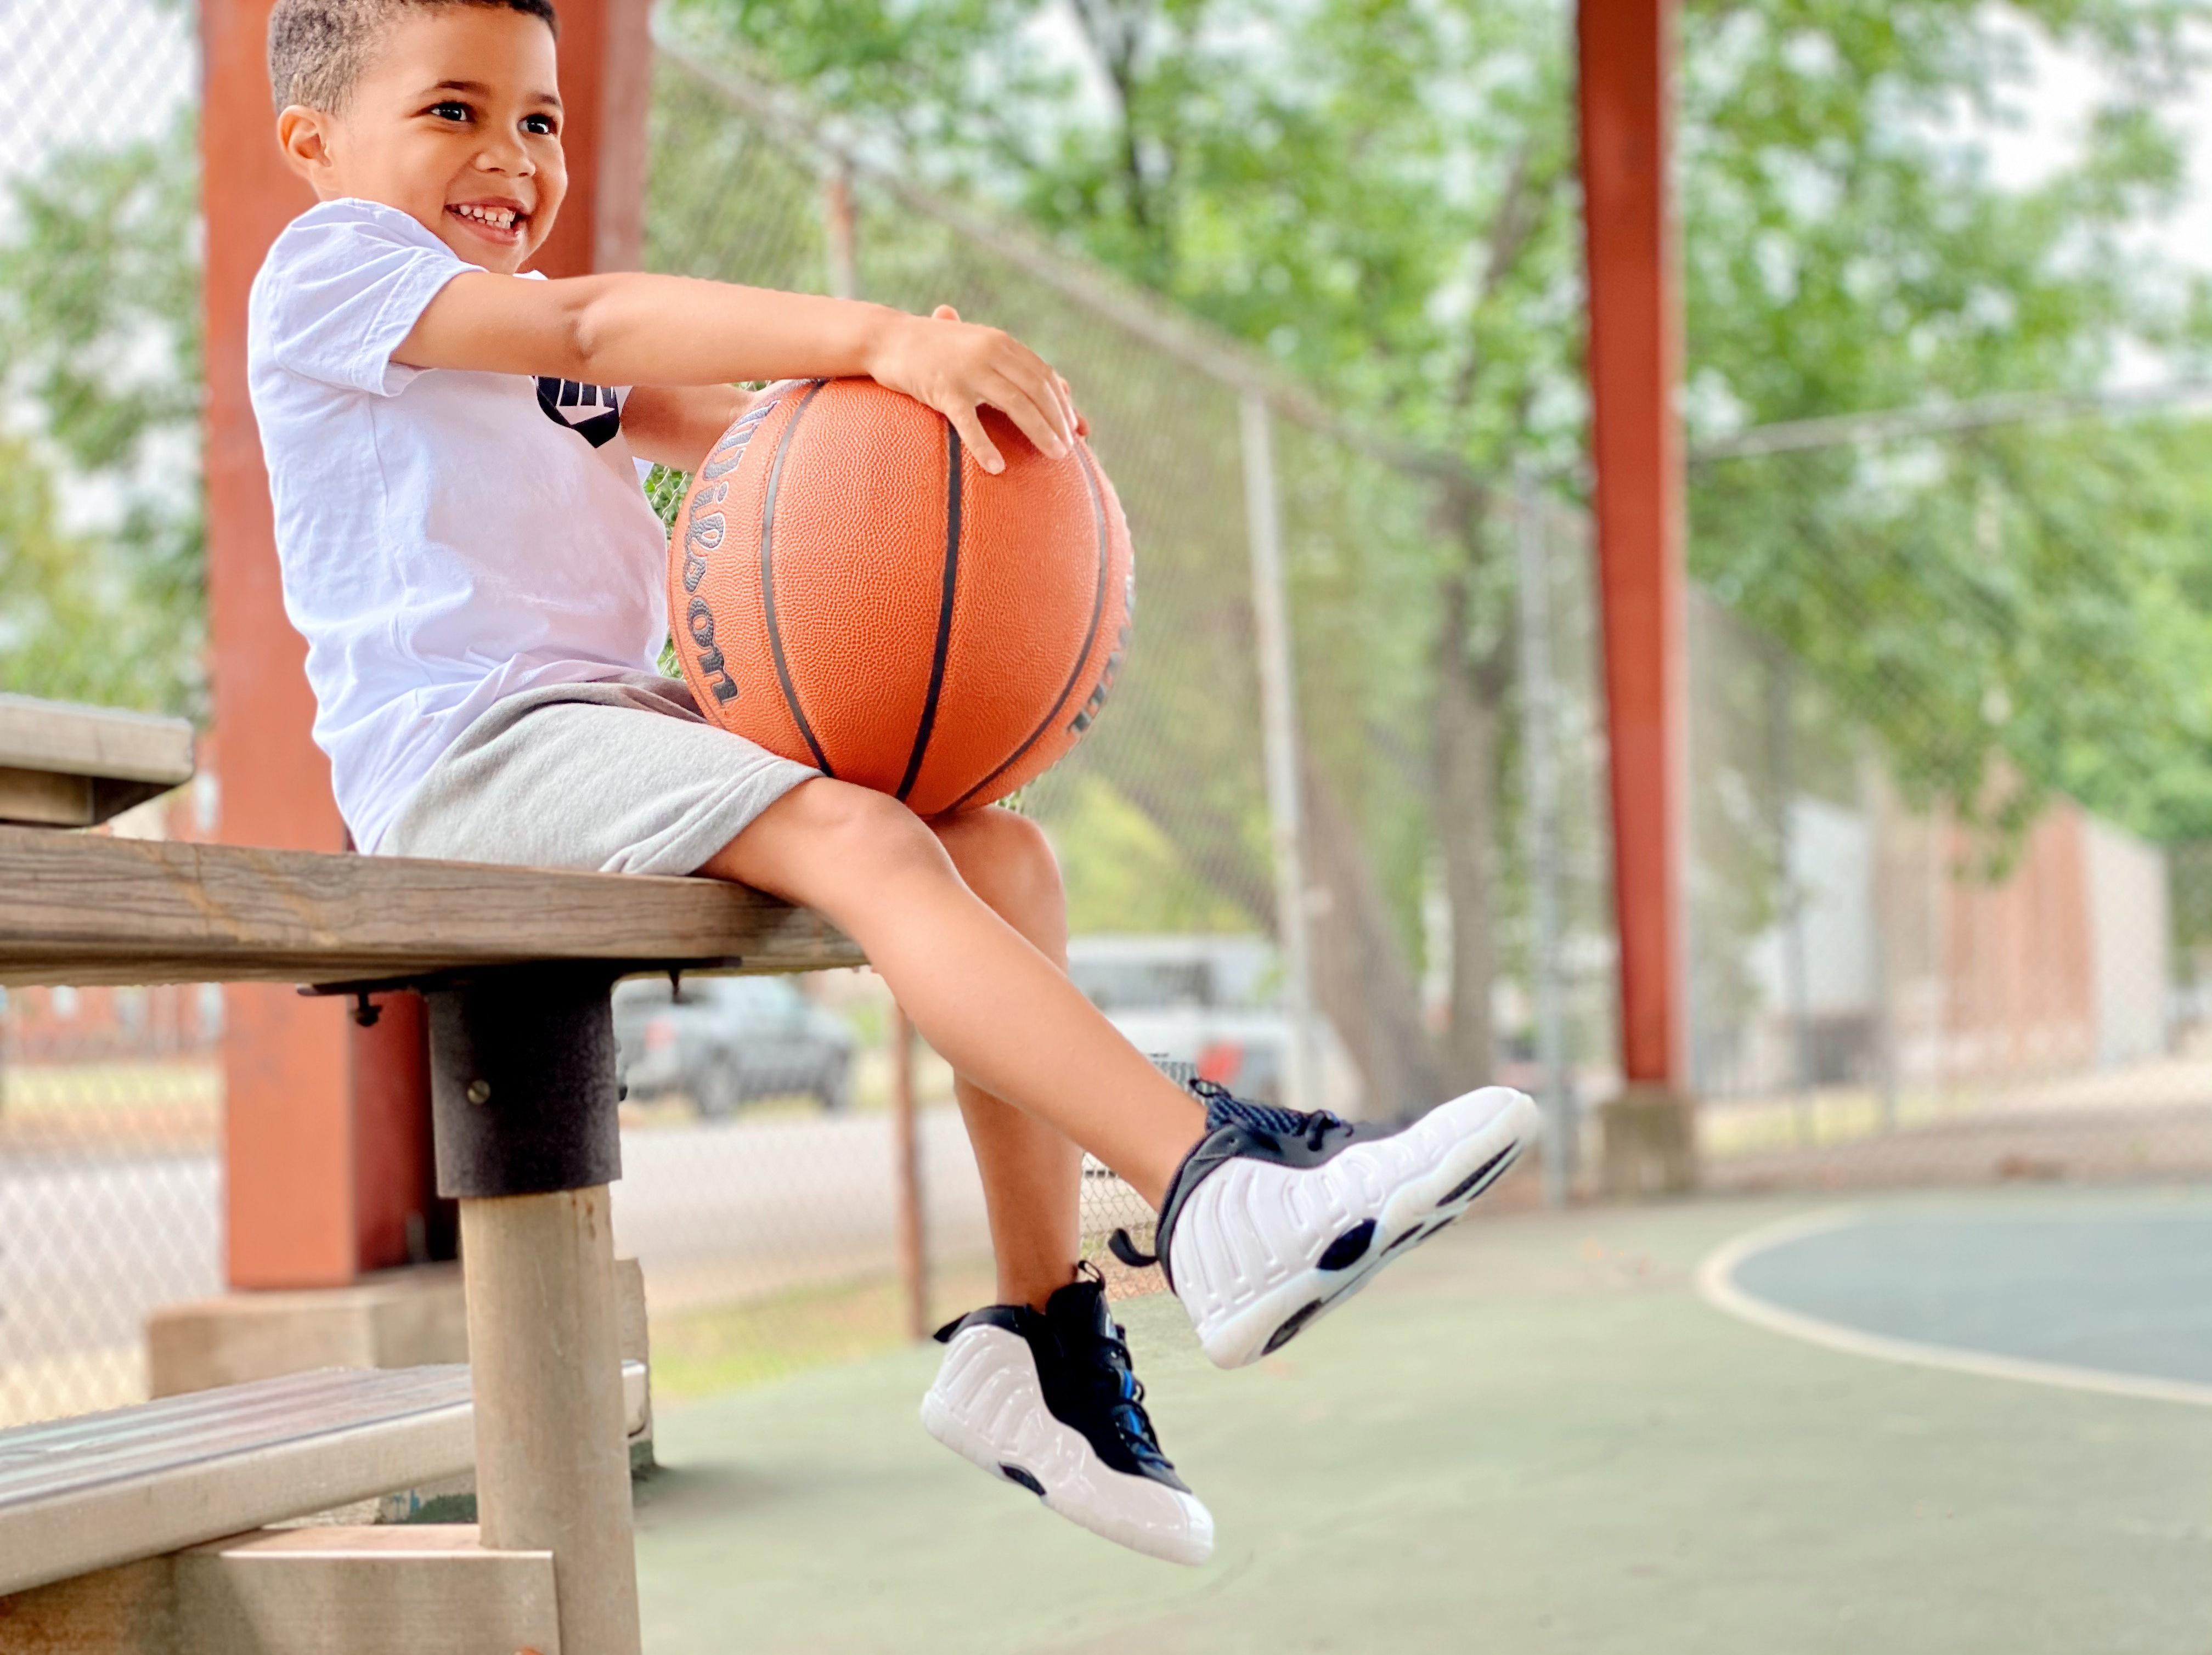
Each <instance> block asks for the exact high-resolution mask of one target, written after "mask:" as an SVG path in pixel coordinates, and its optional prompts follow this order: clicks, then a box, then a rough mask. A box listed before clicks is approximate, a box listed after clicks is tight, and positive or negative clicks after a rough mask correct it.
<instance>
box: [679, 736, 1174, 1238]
mask: <svg viewBox="0 0 2212 1655" xmlns="http://www.w3.org/2000/svg"><path fill="white" fill-rule="evenodd" d="M699 871H700V872H702V873H705V874H711V875H714V876H716V877H719V878H722V879H733V880H737V881H739V882H742V883H744V884H747V885H750V886H753V887H755V888H757V889H760V890H763V891H768V892H771V893H773V894H775V895H777V896H781V897H782V898H784V899H785V900H787V901H791V902H796V903H799V904H802V905H804V906H806V907H810V908H812V909H814V910H816V911H817V912H820V913H822V914H823V915H825V916H827V917H828V918H829V919H830V920H831V921H832V922H833V923H834V924H836V925H837V926H839V927H840V928H841V929H842V930H843V931H844V932H845V933H846V934H847V935H848V936H849V937H852V939H853V940H854V942H855V943H859V944H860V948H861V949H862V951H863V952H864V953H866V955H867V956H868V960H869V962H870V963H871V964H872V965H873V966H874V967H875V968H876V970H877V971H878V973H880V974H881V975H882V977H883V979H884V981H885V982H886V983H888V984H889V985H890V990H891V992H892V993H893V994H895V995H896V996H897V997H898V1002H899V1003H900V1005H902V1006H903V1007H904V1008H905V1009H906V1013H907V1015H908V1017H910V1018H912V1019H913V1020H914V1024H915V1028H918V1029H920V1030H921V1034H922V1037H923V1038H924V1039H925V1040H927V1041H928V1042H929V1043H930V1045H932V1046H934V1047H936V1048H937V1050H938V1052H939V1054H941V1055H942V1056H943V1057H944V1058H945V1061H946V1062H947V1063H949V1064H951V1065H952V1069H953V1072H954V1073H956V1074H958V1075H963V1076H967V1077H968V1079H969V1081H970V1082H973V1083H974V1084H975V1086H976V1087H977V1088H980V1089H981V1091H982V1092H984V1093H986V1094H989V1095H990V1096H992V1097H994V1098H997V1099H1003V1100H1006V1102H1008V1103H1011V1104H1013V1105H1015V1106H1018V1108H1020V1109H1021V1110H1023V1111H1024V1112H1026V1113H1028V1114H1030V1115H1033V1116H1035V1117H1036V1118H1038V1119H1039V1120H1041V1121H1043V1122H1045V1123H1047V1124H1048V1125H1051V1126H1053V1127H1054V1128H1056V1129H1057V1130H1058V1131H1060V1133H1062V1134H1064V1135H1065V1136H1066V1137H1069V1138H1072V1139H1073V1141H1074V1142H1075V1143H1079V1144H1080V1145H1082V1146H1083V1148H1085V1149H1088V1150H1090V1151H1091V1154H1093V1155H1097V1157H1098V1159H1099V1160H1101V1161H1104V1162H1105V1163H1106V1164H1107V1165H1108V1166H1109V1167H1112V1168H1113V1169H1114V1170H1115V1172H1117V1173H1120V1174H1121V1176H1122V1177H1123V1178H1125V1179H1127V1180H1128V1181H1129V1183H1130V1184H1131V1185H1133V1187H1134V1188H1135V1190H1136V1191H1137V1193H1138V1194H1139V1195H1140V1196H1142V1197H1144V1198H1145V1199H1146V1201H1148V1202H1150V1203H1152V1206H1153V1207H1154V1208H1158V1206H1159V1204H1160V1203H1161V1202H1162V1200H1163V1199H1164V1197H1165V1196H1166V1192H1167V1185H1168V1180H1169V1179H1170V1178H1172V1177H1173V1176H1174V1174H1175V1170H1176V1167H1177V1166H1178V1165H1180V1164H1181V1162H1182V1158H1183V1156H1184V1155H1185V1154H1186V1153H1188V1150H1189V1149H1190V1148H1191V1146H1192V1145H1194V1143H1197V1142H1198V1140H1199V1138H1200V1137H1201V1136H1202V1135H1203V1134H1204V1132H1205V1130H1206V1118H1205V1112H1204V1111H1203V1110H1202V1109H1201V1108H1200V1106H1199V1104H1198V1101H1197V1100H1195V1099H1194V1098H1193V1097H1192V1096H1191V1095H1190V1094H1188V1092H1186V1091H1184V1090H1183V1089H1182V1088H1181V1087H1179V1086H1177V1085H1176V1083H1175V1082H1173V1081H1170V1080H1169V1079H1168V1078H1167V1076H1164V1075H1163V1074H1161V1073H1160V1072H1159V1070H1157V1069H1155V1068H1153V1067H1152V1064H1151V1063H1150V1061H1148V1060H1147V1059H1146V1057H1145V1055H1144V1054H1143V1053H1142V1052H1139V1051H1138V1050H1137V1049H1136V1048H1135V1047H1134V1046H1131V1045H1130V1044H1129V1043H1128V1041H1127V1040H1124V1039H1123V1038H1122V1037H1121V1034H1120V1033H1119V1031H1117V1030H1116V1029H1115V1028H1114V1026H1113V1025H1112V1024H1111V1023H1109V1022H1108V1021H1106V1019H1105V1018H1104V1017H1103V1016H1101V1015H1099V1013H1098V1011H1097V1009H1096V1008H1095V1007H1093V1006H1092V1005H1091V1002H1090V1001H1088V1000H1086V999H1085V998H1084V997H1083V995H1082V994H1081V992H1080V991H1079V990H1078V989H1077V988H1076V987H1075V985H1073V983H1071V982H1069V981H1068V980H1067V978H1066V975H1065V974H1064V973H1062V972H1061V971H1060V968H1059V967H1057V966H1056V965H1055V964H1054V961H1052V960H1050V959H1048V957H1046V955H1043V954H1042V953H1041V952H1039V951H1038V949H1036V947H1035V945H1033V944H1032V943H1030V942H1029V941H1027V940H1026V939H1025V938H1024V937H1022V935H1021V934H1020V933H1019V932H1018V931H1016V930H1015V929H1014V928H1013V927H1012V925H1009V924H1007V923H1006V921H1005V920H1004V919H1002V918H1000V917H999V915H998V914H996V913H994V912H992V910H991V908H990V906H988V905H987V903H986V902H984V901H983V900H982V899H981V898H980V897H979V896H977V895H976V894H975V892H974V891H973V890H971V889H969V887H968V884H967V882H965V881H964V880H963V879H962V878H961V876H960V873H959V870H958V869H957V867H956V866H955V865H954V863H953V860H952V857H951V854H950V853H949V852H947V851H946V849H945V846H944V844H943V843H942V842H941V841H940V840H939V838H938V836H937V835H936V834H933V832H931V830H930V829H929V827H927V825H926V824H925V823H923V822H922V821H921V819H920V818H919V817H917V816H916V815H915V814H914V813H913V812H912V811H910V810H908V809H907V808H906V807H905V806H904V805H902V804H901V803H899V802H898V801H897V800H896V799H893V798H890V797H887V796H886V795H884V794H881V793H877V792H873V791H870V790H869V789H867V788H865V787H856V786H854V785H852V784H850V783H848V782H841V781H836V780H833V779H829V778H826V777H824V778H820V779H815V780H811V781H806V782H802V783H801V784H800V785H799V786H797V787H794V788H793V789H792V791H790V792H788V793H787V794H785V795H784V796H783V797H781V798H780V799H778V800H777V801H776V802H775V803H774V804H772V805H770V806H769V808H768V809H766V810H763V812H762V813H761V814H760V815H759V816H758V817H757V819H756V820H755V821H754V822H753V824H752V825H751V826H750V827H747V828H746V829H745V831H744V833H742V834H738V837H737V838H736V839H734V840H731V841H730V843H729V844H728V845H726V846H723V847H722V849H721V850H720V851H719V852H716V853H715V854H714V857H713V858H710V859H709V860H708V862H707V864H705V866H703V867H702V868H701V869H700V870H699Z"/></svg>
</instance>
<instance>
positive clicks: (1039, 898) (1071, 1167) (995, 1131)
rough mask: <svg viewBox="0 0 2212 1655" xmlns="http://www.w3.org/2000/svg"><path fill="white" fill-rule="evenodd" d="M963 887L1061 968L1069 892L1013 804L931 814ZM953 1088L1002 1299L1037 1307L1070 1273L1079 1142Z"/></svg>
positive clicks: (1078, 1241)
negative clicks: (979, 1181)
mask: <svg viewBox="0 0 2212 1655" xmlns="http://www.w3.org/2000/svg"><path fill="white" fill-rule="evenodd" d="M929 825H930V828H931V830H932V831H933V833H935V834H936V835H937V838H938V842H939V844H941V845H943V846H945V851H946V852H947V853H949V854H950V855H951V858H952V865H953V866H954V867H955V868H957V869H958V870H959V872H960V877H961V878H962V879H963V881H964V882H966V884H967V886H968V888H969V890H971V891H973V892H975V894H976V895H977V896H979V897H981V898H982V899H983V900H984V902H985V903H987V905H988V906H990V908H991V911H992V912H994V913H996V914H997V915H998V916H999V918H1001V919H1003V920H1005V921H1006V923H1007V924H1009V925H1012V927H1013V928H1014V929H1015V930H1016V931H1019V932H1020V933H1021V934H1022V936H1023V937H1024V938H1026V939H1027V940H1028V942H1029V943H1030V946H1031V947H1033V948H1035V949H1036V950H1037V952H1039V953H1040V954H1042V955H1044V957H1045V958H1046V959H1047V960H1048V961H1051V962H1052V964H1053V966H1054V968H1055V969H1057V970H1059V971H1061V972H1065V971H1066V969H1067V899H1066V894H1064V893H1063V892H1062V890H1061V889H1060V866H1059V864H1058V863H1057V862H1056V861H1055V860H1054V857H1053V853H1052V846H1050V845H1049V844H1048V843H1047V842H1046V840H1045V836H1044V834H1042V832H1041V831H1039V829H1038V828H1037V826H1036V823H1035V822H1032V821H1027V820H1025V819H1024V818H1023V817H1021V816H1018V815H1014V813H1013V812H1012V811H1011V810H1000V809H995V808H994V809H984V810H971V811H969V812H967V813H966V814H965V815H957V816H948V817H944V818H940V819H939V820H938V821H933V822H931V823H930V824H929ZM952 1091H953V1095H954V1096H955V1097H957V1099H958V1100H960V1113H961V1117H962V1118H963V1119H964V1120H965V1121H966V1122H967V1125H968V1141H969V1143H970V1144H972V1145H973V1146H974V1147H975V1165H976V1167H977V1169H978V1170H979V1171H980V1172H981V1173H982V1177H983V1203H984V1207H985V1209H986V1210H987V1212H988V1213H989V1215H990V1220H991V1251H992V1253H993V1255H994V1258H996V1259H997V1261H998V1275H999V1288H998V1293H999V1296H998V1300H997V1302H999V1303H1000V1304H1002V1305H1028V1306H1030V1307H1031V1308H1033V1309H1036V1310H1042V1309H1043V1308H1044V1305H1045V1300H1048V1299H1049V1298H1050V1297H1052V1295H1053V1294H1054V1292H1055V1291H1056V1290H1058V1289H1059V1288H1063V1287H1066V1285H1067V1284H1068V1282H1071V1281H1073V1280H1074V1277H1075V1261H1076V1258H1077V1257H1078V1256H1079V1252H1080V1250H1081V1247H1082V1241H1083V1237H1082V1217H1081V1211H1082V1201H1083V1149H1082V1147H1081V1146H1080V1145H1079V1144H1078V1143H1075V1142H1074V1141H1073V1139H1071V1138H1070V1137H1068V1136H1067V1135H1066V1133H1064V1132H1062V1131H1060V1129H1059V1128H1058V1127H1056V1126H1054V1125H1051V1124H1050V1123H1049V1122H1047V1121H1043V1120H1040V1119H1039V1118H1037V1117H1036V1116H1035V1115H1031V1114H1026V1113H1024V1112H1023V1111H1021V1110H1019V1109H1017V1108H1015V1107H1014V1106H1013V1105H1012V1104H1010V1103H1008V1102H1007V1101H1006V1100H1005V1099H1003V1098H1000V1097H994V1096H993V1095H992V1094H990V1093H988V1092H987V1091H985V1090H984V1089H983V1088H981V1087H980V1086H978V1085H976V1084H975V1082H973V1081H971V1080H969V1079H968V1078H967V1077H966V1076H963V1075H957V1074H956V1075H955V1076H953V1083H952Z"/></svg>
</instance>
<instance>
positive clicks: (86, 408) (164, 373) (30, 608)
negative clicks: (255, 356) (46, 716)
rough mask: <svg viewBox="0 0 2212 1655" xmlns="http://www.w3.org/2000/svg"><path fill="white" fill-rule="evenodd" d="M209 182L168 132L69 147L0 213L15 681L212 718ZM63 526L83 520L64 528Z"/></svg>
mask: <svg viewBox="0 0 2212 1655" xmlns="http://www.w3.org/2000/svg"><path fill="white" fill-rule="evenodd" d="M199 296H200V250H199V169H198V157H197V140H196V137H195V126H194V123H193V121H192V119H191V112H189V111H187V112H185V113H184V114H183V115H182V116H180V117H179V120H178V122H177V124H176V125H175V126H174V127H173V129H172V130H170V131H169V132H168V133H167V134H165V135H163V136H161V138H159V139H156V140H152V141H149V142H143V143H133V144H131V145H128V146H125V147H123V148H118V149H96V148H86V149H64V150H62V151H59V152H57V153H56V154H54V155H52V156H50V157H48V158H47V160H46V164H45V165H44V166H43V167H40V169H39V170H37V171H35V172H33V173H28V174H26V175H23V176H21V177H19V178H17V179H13V180H11V182H10V185H9V196H8V199H7V202H6V204H5V207H4V209H0V388H3V389H4V391H5V393H6V397H7V401H8V403H9V406H10V407H11V408H13V409H21V410H28V412H29V414H30V415H31V417H30V419H29V420H28V421H26V422H25V423H24V424H23V425H21V426H19V427H15V428H12V429H6V430H0V437H4V442H0V488H4V489H5V491H6V493H7V497H8V502H9V504H8V510H7V518H6V523H5V528H4V532H0V588H4V589H5V591H7V593H8V595H9V609H8V612H7V613H8V621H9V624H8V625H7V627H6V628H5V630H4V633H0V679H4V681H5V682H7V684H8V686H9V688H13V689H17V690H22V691H27V692H31V693H35V694H43V695H52V696H60V697H74V698H81V699H86V700H99V701H105V702H110V703H114V704H118V705H124V706H145V707H156V708H161V709H165V710H169V711H174V712H197V711H199V710H200V708H201V703H202V700H203V699H204V682H205V674H204V668H203V664H202V661H201V651H202V647H203V640H204V598H203V587H204V538H205V537H204V527H203V518H202V508H201V499H200V470H199V409H200V307H199ZM64 502H65V503H66V505H67V506H68V507H69V508H70V509H69V511H68V512H67V513H66V515H67V517H68V518H69V519H70V522H71V523H72V524H74V525H76V526H73V527H72V528H70V529H69V530H66V531H65V530H64V529H63V527H62V526H61V525H62V521H63V518H64Z"/></svg>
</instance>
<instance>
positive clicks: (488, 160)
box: [477, 138, 538, 178]
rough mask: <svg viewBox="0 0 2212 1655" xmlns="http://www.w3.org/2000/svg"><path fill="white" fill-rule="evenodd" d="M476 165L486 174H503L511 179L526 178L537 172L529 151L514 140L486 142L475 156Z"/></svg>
mask: <svg viewBox="0 0 2212 1655" xmlns="http://www.w3.org/2000/svg"><path fill="white" fill-rule="evenodd" d="M477 166H478V167H482V168H483V170H484V171H485V172H487V173H507V175H508V176H510V177H513V178H527V177H529V176H530V174H532V173H535V172H536V171H537V170H538V167H537V164H536V163H535V162H534V161H532V160H531V159H530V151H529V150H527V149H524V148H523V146H522V145H521V143H520V142H518V141H516V140H515V139H513V138H508V139H507V140H505V141H504V142H501V141H498V140H494V141H491V142H487V143H486V144H485V145H484V147H483V149H482V150H481V151H479V152H478V154H477Z"/></svg>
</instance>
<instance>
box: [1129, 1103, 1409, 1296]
mask: <svg viewBox="0 0 2212 1655" xmlns="http://www.w3.org/2000/svg"><path fill="white" fill-rule="evenodd" d="M1188 1085H1189V1088H1190V1089H1191V1091H1192V1092H1193V1093H1194V1094H1196V1095H1197V1096H1198V1097H1200V1099H1202V1100H1204V1101H1205V1104H1206V1136H1205V1137H1202V1138H1200V1140H1199V1141H1198V1143H1196V1144H1195V1145H1194V1147H1193V1148H1192V1149H1191V1151H1190V1153H1189V1154H1188V1155H1185V1156H1184V1157H1183V1158H1182V1165H1181V1166H1179V1167H1176V1171H1175V1176H1174V1177H1173V1178H1171V1179H1169V1180H1168V1190H1167V1198H1166V1199H1165V1200H1164V1201H1163V1202H1162V1203H1160V1218H1159V1224H1158V1228H1157V1230H1156V1231H1155V1232H1154V1240H1153V1244H1152V1245H1153V1249H1154V1251H1153V1252H1151V1253H1149V1254H1147V1253H1144V1252H1139V1251H1138V1249H1137V1246H1136V1243H1135V1242H1133V1241H1132V1240H1130V1239H1129V1233H1128V1231H1127V1230H1116V1231H1115V1232H1114V1234H1113V1235H1112V1236H1111V1237H1109V1239H1108V1240H1107V1243H1106V1245H1107V1246H1108V1247H1109V1249H1110V1250H1111V1251H1112V1252H1113V1254H1114V1256H1115V1258H1118V1259H1120V1260H1121V1262H1122V1263H1123V1264H1128V1265H1131V1266H1133V1267H1139V1268H1141V1267H1142V1266H1144V1265H1146V1264H1158V1265H1159V1267H1160V1270H1161V1271H1162V1272H1163V1273H1164V1275H1165V1276H1167V1278H1168V1285H1169V1286H1170V1288H1172V1287H1173V1286H1174V1285H1175V1267H1174V1265H1173V1264H1170V1262H1169V1251H1168V1250H1169V1247H1170V1244H1171V1242H1172V1240H1173V1237H1174V1234H1175V1223H1176V1218H1177V1217H1178V1216H1179V1215H1181V1214H1182V1205H1183V1203H1184V1202H1185V1201H1186V1200H1188V1198H1189V1196H1190V1192H1191V1191H1193V1190H1194V1189H1196V1188H1197V1187H1198V1186H1199V1185H1200V1183H1202V1182H1203V1181H1204V1180H1205V1179H1206V1174H1208V1173H1212V1172H1214V1171H1216V1170H1218V1168H1220V1167H1223V1166H1225V1165H1226V1164H1227V1163H1228V1162H1230V1161H1235V1160H1237V1159H1239V1158H1240V1157H1241V1158H1243V1159H1247V1160H1252V1161H1273V1163H1274V1164H1275V1165H1277V1166H1279V1167H1318V1166H1320V1165H1321V1164H1322V1162H1323V1161H1328V1160H1330V1159H1331V1158H1333V1157H1334V1156H1336V1155H1340V1154H1342V1153H1343V1152H1344V1151H1345V1150H1346V1149H1350V1148H1351V1147H1352V1144H1353V1143H1356V1142H1357V1141H1358V1140H1359V1139H1361V1138H1376V1137H1389V1136H1390V1135H1391V1134H1392V1133H1394V1132H1401V1131H1405V1125H1404V1124H1402V1123H1381V1122H1374V1121H1360V1122H1358V1123H1354V1122H1352V1121H1348V1120H1343V1119H1340V1118H1338V1117H1336V1116H1335V1115H1333V1114H1331V1113H1330V1112H1328V1110H1326V1109H1316V1110H1313V1111H1311V1112H1308V1113H1303V1114H1302V1113H1300V1112H1297V1110H1294V1109H1278V1108H1276V1107H1274V1106H1272V1105H1270V1104H1264V1103H1254V1102H1252V1101H1251V1100H1249V1099H1246V1098H1239V1097H1233V1096H1231V1094H1230V1092H1229V1088H1226V1087H1225V1086H1222V1085H1220V1084H1218V1082H1213V1081H1191V1082H1188Z"/></svg>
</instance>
